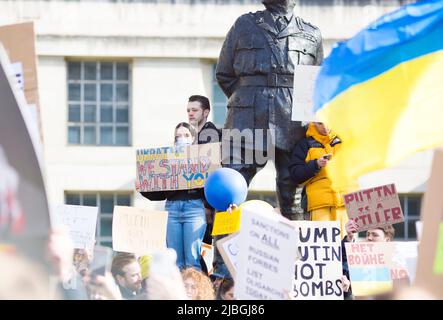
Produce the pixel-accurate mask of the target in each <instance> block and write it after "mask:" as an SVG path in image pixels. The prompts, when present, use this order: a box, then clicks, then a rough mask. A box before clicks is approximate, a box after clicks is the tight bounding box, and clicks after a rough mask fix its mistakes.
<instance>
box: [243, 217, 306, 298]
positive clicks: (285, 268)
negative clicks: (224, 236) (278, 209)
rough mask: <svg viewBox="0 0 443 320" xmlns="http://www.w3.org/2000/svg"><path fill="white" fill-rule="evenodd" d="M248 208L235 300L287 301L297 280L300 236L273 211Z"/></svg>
mask: <svg viewBox="0 0 443 320" xmlns="http://www.w3.org/2000/svg"><path fill="white" fill-rule="evenodd" d="M250 210H251V209H248V208H244V211H243V212H244V214H243V215H242V221H241V225H242V228H241V231H240V234H239V236H238V244H239V254H238V259H237V267H238V268H237V276H236V278H235V296H236V297H237V298H238V299H250V300H251V299H252V300H257V299H258V300H285V299H287V294H288V293H289V292H290V290H291V285H292V280H293V278H294V269H295V268H294V267H295V265H294V262H295V260H296V257H297V250H296V248H297V233H296V231H295V227H294V226H293V225H291V223H290V221H289V220H288V219H286V218H284V217H282V216H279V215H276V214H275V212H274V211H273V210H272V209H265V208H263V209H260V210H258V209H255V210H254V211H252V210H251V211H250Z"/></svg>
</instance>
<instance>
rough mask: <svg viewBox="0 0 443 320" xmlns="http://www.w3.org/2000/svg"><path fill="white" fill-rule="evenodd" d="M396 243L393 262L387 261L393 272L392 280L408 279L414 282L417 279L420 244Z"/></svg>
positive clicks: (409, 242) (410, 242)
mask: <svg viewBox="0 0 443 320" xmlns="http://www.w3.org/2000/svg"><path fill="white" fill-rule="evenodd" d="M392 243H394V246H395V248H394V255H393V257H392V261H387V264H388V266H389V269H390V270H391V278H392V280H399V279H406V278H409V280H410V281H411V282H412V281H413V280H414V278H415V272H416V265H417V255H418V242H417V241H402V242H392Z"/></svg>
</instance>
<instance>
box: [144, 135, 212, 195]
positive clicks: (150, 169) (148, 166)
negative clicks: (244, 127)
mask: <svg viewBox="0 0 443 320" xmlns="http://www.w3.org/2000/svg"><path fill="white" fill-rule="evenodd" d="M220 163H221V157H220V144H219V143H208V144H200V145H191V146H174V147H162V148H151V149H138V150H137V180H138V181H139V183H140V191H147V192H151V191H165V190H185V189H196V188H203V186H204V184H205V181H206V179H207V178H208V176H209V174H210V173H211V172H212V171H214V170H216V169H218V168H220V167H221V164H220Z"/></svg>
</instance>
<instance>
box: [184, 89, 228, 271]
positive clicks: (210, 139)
mask: <svg viewBox="0 0 443 320" xmlns="http://www.w3.org/2000/svg"><path fill="white" fill-rule="evenodd" d="M186 110H187V113H188V121H189V123H190V124H192V125H193V126H194V127H195V128H196V129H197V132H198V133H197V143H198V144H205V143H215V142H220V141H221V130H219V129H218V128H217V127H216V126H215V124H213V123H212V122H211V121H208V116H209V113H210V111H211V105H210V103H209V99H208V98H207V97H205V96H201V95H192V96H190V97H189V99H188V106H187V108H186ZM200 192H201V193H203V192H204V191H203V189H200ZM203 204H204V206H205V212H206V232H205V236H204V238H203V242H204V243H207V244H211V245H212V235H211V234H212V227H213V224H214V215H215V210H214V208H213V207H212V206H211V205H210V204H209V203H208V202H207V201H206V198H205V197H203ZM201 260H202V261H201V266H202V270H203V271H205V272H208V271H209V270H207V268H206V264H205V262H204V261H203V258H202V259H201Z"/></svg>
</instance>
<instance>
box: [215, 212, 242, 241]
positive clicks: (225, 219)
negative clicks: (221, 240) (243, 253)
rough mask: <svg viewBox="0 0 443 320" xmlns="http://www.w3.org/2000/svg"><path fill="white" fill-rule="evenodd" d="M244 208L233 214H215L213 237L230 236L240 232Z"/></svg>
mask: <svg viewBox="0 0 443 320" xmlns="http://www.w3.org/2000/svg"><path fill="white" fill-rule="evenodd" d="M241 211H242V208H237V209H235V210H232V212H226V211H223V212H217V213H216V214H215V219H214V226H213V227H212V235H213V236H216V235H220V234H229V233H234V232H237V231H239V230H240V222H241Z"/></svg>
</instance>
